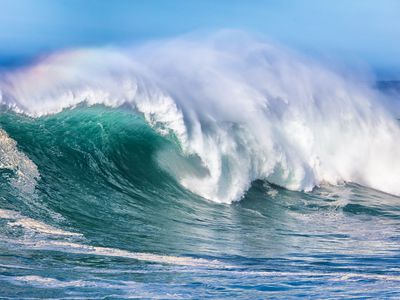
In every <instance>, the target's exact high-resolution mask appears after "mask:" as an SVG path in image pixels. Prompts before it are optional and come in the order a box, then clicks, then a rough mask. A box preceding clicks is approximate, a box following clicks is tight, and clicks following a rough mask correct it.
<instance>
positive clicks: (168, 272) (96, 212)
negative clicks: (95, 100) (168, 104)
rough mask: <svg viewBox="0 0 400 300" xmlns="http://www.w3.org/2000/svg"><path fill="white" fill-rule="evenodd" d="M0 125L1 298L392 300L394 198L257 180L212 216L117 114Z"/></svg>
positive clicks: (399, 274) (396, 290)
mask: <svg viewBox="0 0 400 300" xmlns="http://www.w3.org/2000/svg"><path fill="white" fill-rule="evenodd" d="M0 127H1V128H2V130H3V132H4V133H6V135H4V133H3V135H2V136H1V138H2V142H1V143H2V144H1V145H2V148H1V150H2V152H1V153H0V158H1V160H0V161H1V169H0V296H1V298H18V299H23V298H29V299H34V298H50V299H52V298H69V299H79V298H82V299H99V298H100V299H120V298H129V297H130V298H149V299H150V298H161V299H188V298H194V299H207V298H222V297H226V298H242V299H264V298H275V297H281V298H286V299H287V298H291V297H295V296H298V297H309V298H360V299H361V298H362V299H365V298H393V299H396V298H399V297H400V251H399V249H400V247H399V245H400V199H399V198H398V197H395V196H392V195H389V194H385V193H382V192H379V191H375V190H372V189H369V188H366V187H363V186H360V185H356V184H347V185H342V186H329V185H327V186H323V187H320V188H316V189H314V190H313V192H310V193H303V192H292V191H288V190H285V189H283V188H279V187H277V186H273V185H271V184H268V183H267V182H263V181H255V182H253V184H252V187H251V188H250V190H249V191H248V192H247V193H246V195H245V197H244V198H243V199H242V200H241V201H239V202H235V203H233V204H231V205H224V204H217V203H214V202H212V201H209V200H206V199H203V198H201V197H199V196H197V195H194V194H193V193H191V192H189V191H188V190H186V189H185V188H183V187H182V186H181V185H180V184H179V183H178V182H177V181H176V179H175V178H173V177H171V176H170V175H169V174H168V173H167V172H166V171H165V169H163V168H161V167H160V166H159V164H158V160H157V159H156V158H157V153H159V152H160V151H161V150H167V151H172V152H174V153H176V155H178V156H179V155H182V154H181V153H180V146H179V143H177V142H176V140H175V138H174V137H173V136H170V137H168V136H167V137H165V136H161V135H160V134H159V133H157V132H156V131H154V129H152V128H151V127H149V126H148V125H147V124H146V123H145V122H144V120H143V119H142V117H140V116H138V115H136V114H134V113H132V112H130V111H129V110H125V109H123V108H121V109H110V108H105V107H102V106H98V107H91V108H86V107H78V108H75V109H73V110H65V111H63V112H62V113H59V114H54V115H49V116H46V117H40V118H35V119H32V118H29V117H27V116H24V115H18V114H16V113H13V112H10V111H4V112H2V113H1V114H0ZM11 139H12V140H14V141H15V142H16V145H14V146H13V145H12V142H11V144H10V141H11ZM7 155H8V156H10V157H14V158H15V159H8V160H6V159H5V157H7ZM29 161H30V162H31V163H29ZM33 164H34V165H35V166H36V167H37V170H35V168H34V167H32V166H33Z"/></svg>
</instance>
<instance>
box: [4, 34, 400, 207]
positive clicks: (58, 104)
mask: <svg viewBox="0 0 400 300" xmlns="http://www.w3.org/2000/svg"><path fill="white" fill-rule="evenodd" d="M0 90H1V92H2V100H1V101H2V103H3V105H4V104H5V105H8V106H10V107H12V108H13V109H15V110H16V111H20V112H23V113H26V114H29V115H32V116H39V115H44V114H49V113H57V112H59V111H61V110H62V109H64V108H67V107H74V106H75V105H77V104H79V103H81V102H86V103H87V104H88V105H92V104H96V103H102V104H105V105H108V106H113V107H115V106H120V105H122V104H130V105H132V107H134V108H135V109H136V110H138V111H139V112H141V113H143V114H144V116H145V117H146V119H147V121H148V122H149V123H150V124H151V125H152V126H154V127H155V128H157V130H159V131H160V132H161V133H166V132H169V131H172V132H174V133H175V135H176V136H177V137H178V139H179V140H180V143H181V145H182V149H183V151H184V153H185V154H187V155H192V156H197V157H198V158H200V161H201V164H202V167H203V168H205V169H206V172H200V173H194V172H189V171H188V170H187V168H186V167H185V166H186V165H185V164H184V163H182V159H181V160H179V159H177V160H176V162H174V163H165V160H166V159H169V158H170V156H168V155H167V156H165V155H164V154H163V153H160V154H159V155H158V159H159V160H160V163H161V165H167V166H168V167H167V169H168V171H169V172H171V173H172V174H173V175H174V176H175V177H176V178H177V179H178V180H179V181H180V182H181V184H182V185H184V186H185V187H186V188H188V189H189V190H191V191H193V192H195V193H197V194H199V195H201V196H203V197H205V198H208V199H211V200H213V201H217V202H226V203H229V202H231V201H234V200H239V199H240V198H241V197H242V196H243V194H244V192H245V191H246V190H247V189H248V188H249V186H250V183H251V182H252V181H253V180H255V179H266V180H268V181H270V182H272V183H275V184H278V185H281V186H284V187H286V188H288V189H293V190H305V191H310V190H311V189H312V188H313V187H315V186H317V185H320V184H321V183H323V182H328V183H330V184H338V183H342V182H346V181H348V182H357V183H359V184H362V185H366V186H369V187H372V188H376V189H379V190H382V191H385V192H388V193H392V194H396V195H400V185H399V182H400V156H399V153H400V144H399V143H398V141H399V140H400V128H399V125H398V124H397V122H396V120H395V118H394V117H393V116H391V114H390V113H389V112H387V111H386V110H385V108H384V107H383V106H382V105H380V104H379V100H380V97H381V96H380V95H379V94H378V93H377V92H376V91H374V90H373V89H371V88H369V87H368V85H367V84H361V83H359V81H357V80H355V79H354V78H353V76H349V75H346V74H344V73H340V74H339V73H338V72H336V71H333V70H332V69H330V68H329V67H326V66H324V65H322V64H319V63H316V62H314V61H312V60H310V59H307V58H303V57H301V56H299V55H297V54H294V53H292V52H290V51H288V50H286V49H283V48H282V47H278V46H274V45H273V44H271V43H268V42H265V41H262V40H259V39H254V38H252V37H249V36H247V35H245V34H243V33H237V32H234V33H219V34H216V35H213V36H211V37H207V38H204V37H202V38H196V37H193V36H189V37H183V38H178V39H174V40H169V41H162V42H156V43H151V44H148V45H144V46H142V47H138V48H135V49H129V50H127V49H125V50H117V49H83V50H72V51H67V52H61V53H56V54H54V55H51V56H49V57H47V58H45V59H44V60H42V61H40V62H38V63H36V64H35V65H33V66H29V67H26V68H22V69H18V70H15V71H13V72H9V73H7V74H5V75H4V76H3V78H2V80H1V81H0Z"/></svg>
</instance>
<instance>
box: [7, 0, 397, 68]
mask: <svg viewBox="0 0 400 300" xmlns="http://www.w3.org/2000/svg"><path fill="white" fill-rule="evenodd" d="M219 28H235V29H244V30H248V31H250V32H256V33H261V34H263V35H265V36H267V37H268V38H270V39H272V40H277V41H279V42H281V43H283V44H285V45H287V46H289V47H292V48H296V49H299V50H300V51H302V52H306V53H318V54H323V55H326V56H331V57H333V58H335V59H337V60H342V61H344V62H346V63H349V64H352V63H360V62H361V63H366V64H368V65H370V66H371V67H372V68H373V69H374V70H376V71H377V72H380V73H382V74H386V75H387V74H392V73H393V74H399V73H400V72H399V70H400V1H397V0H380V1H378V0H374V1H372V0H325V1H323V0H303V1H300V0H297V1H296V0H292V1H288V0H276V1H261V0H260V1H255V0H254V1H252V0H242V1H237V0H231V1H227V0H214V1H211V0H210V1H207V0H202V1H200V0H198V1H195V0H186V1H185V0H164V1H160V0H153V1H151V0H147V1H135V0H132V1H130V0H112V1H111V0H110V1H105V0H103V1H102V0H0V64H6V63H10V62H12V63H15V62H18V61H23V60H24V58H31V57H32V56H35V55H38V54H40V53H43V52H47V51H53V50H56V49H59V48H65V47H79V46H101V45H109V44H112V45H115V44H116V45H124V44H131V43H137V42H141V41H143V40H148V39H155V38H160V37H168V36H175V35H179V34H184V33H187V32H191V31H195V30H214V29H219ZM395 76H397V75H395Z"/></svg>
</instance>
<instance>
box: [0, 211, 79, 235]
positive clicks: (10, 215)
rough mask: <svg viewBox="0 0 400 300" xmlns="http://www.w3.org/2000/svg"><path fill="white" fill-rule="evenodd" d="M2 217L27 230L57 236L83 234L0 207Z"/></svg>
mask: <svg viewBox="0 0 400 300" xmlns="http://www.w3.org/2000/svg"><path fill="white" fill-rule="evenodd" d="M0 218H1V219H8V225H9V226H11V227H23V228H24V229H25V230H28V231H31V232H35V233H40V234H48V235H57V236H82V235H81V234H80V233H76V232H70V231H65V230H62V229H59V228H56V227H54V226H51V225H48V224H46V223H43V222H40V221H38V220H35V219H32V218H29V217H26V216H24V215H22V214H20V213H19V212H16V211H13V210H7V209H0Z"/></svg>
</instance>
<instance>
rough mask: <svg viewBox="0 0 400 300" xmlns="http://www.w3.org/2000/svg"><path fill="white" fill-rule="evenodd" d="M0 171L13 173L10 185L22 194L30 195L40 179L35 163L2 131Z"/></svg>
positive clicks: (0, 132)
mask: <svg viewBox="0 0 400 300" xmlns="http://www.w3.org/2000/svg"><path fill="white" fill-rule="evenodd" d="M0 100H1V98H0ZM0 169H9V170H11V171H13V172H14V173H15V177H14V178H12V180H11V183H12V184H13V186H14V187H16V188H18V189H19V190H21V191H23V192H28V193H32V192H33V191H34V189H35V186H36V180H37V179H38V178H39V177H40V174H39V171H38V169H37V166H36V165H35V163H34V162H32V161H31V160H30V159H29V158H28V157H27V156H26V155H25V154H24V153H23V152H21V151H20V150H18V147H17V143H16V142H15V141H14V140H13V139H12V138H10V137H9V136H8V134H7V133H6V132H5V131H4V130H2V129H0Z"/></svg>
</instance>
